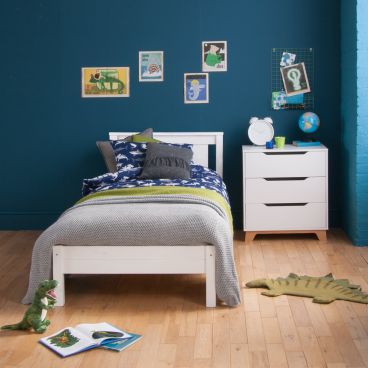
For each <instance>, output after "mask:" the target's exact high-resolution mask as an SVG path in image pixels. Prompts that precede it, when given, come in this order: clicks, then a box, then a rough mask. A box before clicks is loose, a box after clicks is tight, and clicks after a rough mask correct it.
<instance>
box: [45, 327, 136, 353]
mask: <svg viewBox="0 0 368 368" xmlns="http://www.w3.org/2000/svg"><path fill="white" fill-rule="evenodd" d="M139 338H141V336H140V335H136V334H129V333H127V332H125V331H123V330H120V329H119V328H116V327H114V326H112V325H110V324H109V323H106V322H102V323H94V324H89V323H83V324H79V325H77V326H75V327H66V328H63V329H62V330H60V331H58V332H56V333H55V334H53V335H50V336H47V337H44V338H42V339H41V340H40V343H41V344H43V345H45V346H46V347H48V348H49V349H51V350H53V351H54V352H56V353H57V354H59V355H61V356H62V357H67V356H69V355H73V354H77V353H80V352H82V351H85V350H89V349H93V348H97V347H103V348H105V349H109V350H115V351H122V350H124V349H125V348H127V347H128V346H130V345H131V344H133V343H134V342H135V341H137V340H138V339H139Z"/></svg>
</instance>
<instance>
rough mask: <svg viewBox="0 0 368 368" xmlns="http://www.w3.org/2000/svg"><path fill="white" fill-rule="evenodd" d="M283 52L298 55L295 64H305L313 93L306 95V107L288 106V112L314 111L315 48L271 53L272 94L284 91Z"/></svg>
mask: <svg viewBox="0 0 368 368" xmlns="http://www.w3.org/2000/svg"><path fill="white" fill-rule="evenodd" d="M283 52H289V53H291V54H295V55H296V59H295V61H294V64H298V63H303V62H304V65H305V69H306V72H307V75H308V80H309V85H310V89H311V92H309V93H305V94H304V107H301V106H300V105H295V107H293V105H288V110H313V109H314V94H313V87H314V50H313V48H273V49H272V51H271V89H272V90H271V94H272V92H278V91H284V90H285V87H284V83H283V81H282V77H281V72H280V68H281V66H280V61H281V57H282V53H283Z"/></svg>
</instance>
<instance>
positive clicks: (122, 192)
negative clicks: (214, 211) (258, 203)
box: [76, 186, 233, 224]
mask: <svg viewBox="0 0 368 368" xmlns="http://www.w3.org/2000/svg"><path fill="white" fill-rule="evenodd" d="M165 194H169V195H172V194H177V195H191V196H196V197H200V198H204V199H208V200H211V201H212V202H215V203H216V204H218V205H219V206H220V207H221V208H223V209H224V210H225V212H226V214H227V216H228V218H229V221H230V223H231V224H232V222H233V218H232V214H231V209H230V207H229V205H228V203H227V202H226V200H225V198H224V197H223V196H222V195H221V194H219V193H217V192H215V191H213V190H209V189H203V188H187V187H175V186H172V187H170V186H161V187H140V188H122V189H110V190H105V191H103V192H96V193H92V194H89V195H88V196H85V197H83V198H82V199H80V200H79V201H78V202H77V203H76V204H80V203H83V202H85V201H88V200H90V199H95V198H104V197H111V196H154V195H165Z"/></svg>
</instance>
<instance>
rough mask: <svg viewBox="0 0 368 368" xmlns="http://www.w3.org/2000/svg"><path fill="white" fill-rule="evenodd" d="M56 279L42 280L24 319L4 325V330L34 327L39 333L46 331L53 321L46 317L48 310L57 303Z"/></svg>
mask: <svg viewBox="0 0 368 368" xmlns="http://www.w3.org/2000/svg"><path fill="white" fill-rule="evenodd" d="M57 284H58V283H57V281H56V280H45V281H42V282H41V283H40V284H39V285H38V288H37V290H36V293H35V296H34V297H33V302H32V304H31V305H30V307H29V308H28V309H27V311H26V313H25V314H24V317H23V319H22V320H21V321H20V322H19V323H16V324H14V325H5V326H2V327H1V329H2V330H30V329H33V330H34V331H35V332H37V333H43V332H45V331H46V329H47V326H48V325H49V324H50V323H51V322H50V321H49V320H48V319H46V315H47V311H48V310H49V309H52V308H54V306H55V303H56V294H55V290H54V289H55V288H56V286H57Z"/></svg>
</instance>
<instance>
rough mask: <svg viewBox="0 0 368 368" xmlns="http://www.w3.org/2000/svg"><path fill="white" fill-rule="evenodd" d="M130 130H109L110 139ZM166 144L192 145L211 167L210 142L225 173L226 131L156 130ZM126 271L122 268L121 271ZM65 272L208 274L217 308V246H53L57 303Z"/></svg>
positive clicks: (209, 300)
mask: <svg viewBox="0 0 368 368" xmlns="http://www.w3.org/2000/svg"><path fill="white" fill-rule="evenodd" d="M131 134H134V133H131V132H123V133H120V132H114V133H109V138H110V140H119V139H123V138H125V137H126V136H128V135H131ZM154 138H157V139H159V140H162V141H164V142H167V143H191V144H193V153H194V155H193V160H194V162H196V163H197V164H200V165H203V166H208V156H209V155H208V151H209V146H210V145H215V146H216V171H217V173H218V174H219V175H220V176H222V174H223V159H222V157H223V133H222V132H198V133H197V132H195V133H167V132H165V133H154ZM122 270H123V271H122ZM66 274H205V275H206V306H207V307H216V288H215V249H214V246H212V245H202V244H199V245H191V246H175V247H168V246H162V245H160V244H154V241H153V244H152V245H151V246H149V247H147V246H128V247H116V246H88V245H87V246H63V245H55V246H54V247H53V278H54V279H55V280H57V281H58V282H59V285H58V287H57V289H56V291H57V294H58V299H57V304H56V305H57V306H63V305H64V304H65V285H64V277H65V275H66Z"/></svg>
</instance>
